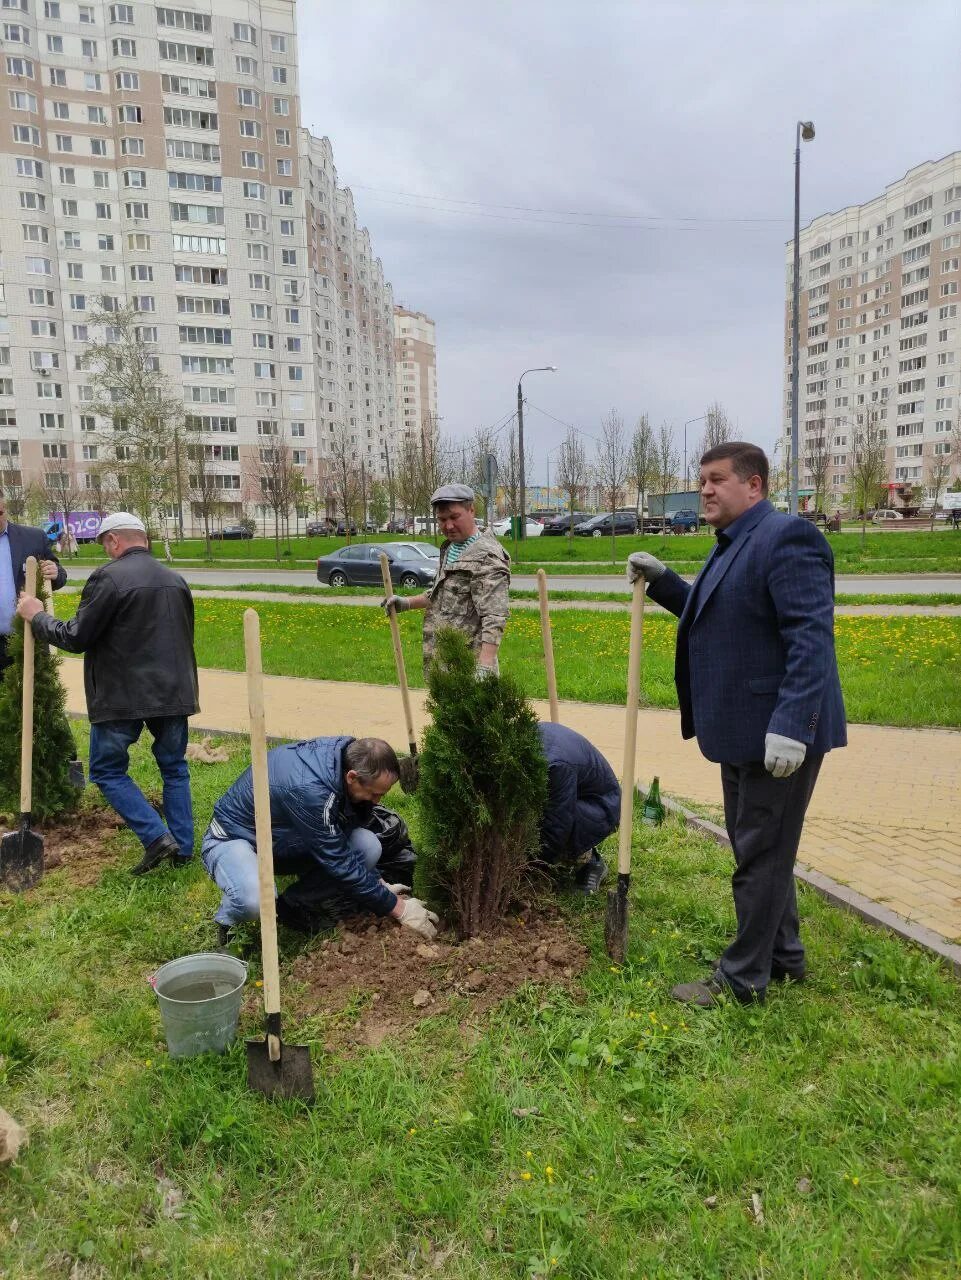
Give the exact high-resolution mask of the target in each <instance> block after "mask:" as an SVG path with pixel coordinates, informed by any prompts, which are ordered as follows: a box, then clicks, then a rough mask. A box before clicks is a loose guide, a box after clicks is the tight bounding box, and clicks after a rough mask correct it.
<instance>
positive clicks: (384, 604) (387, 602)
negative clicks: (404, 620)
mask: <svg viewBox="0 0 961 1280" xmlns="http://www.w3.org/2000/svg"><path fill="white" fill-rule="evenodd" d="M380 607H381V608H382V609H383V611H384V612H385V613H386V614H387V615H388V616H390V611H391V609H393V610H394V612H395V613H404V612H405V611H406V610H407V609H409V608H410V602H409V601H408V600H407V598H406V597H405V596H385V597H384V599H383V600H381V602H380Z"/></svg>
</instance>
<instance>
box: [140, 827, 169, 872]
mask: <svg viewBox="0 0 961 1280" xmlns="http://www.w3.org/2000/svg"><path fill="white" fill-rule="evenodd" d="M179 855H180V845H179V844H178V843H177V841H176V840H175V839H174V838H173V836H172V835H171V834H170V832H169V831H165V832H164V833H163V835H162V836H158V837H157V839H156V840H154V841H153V842H152V843H151V844H148V845H147V847H146V849H144V852H143V857H142V858H141V859H140V861H139V862H138V863H137V865H136V866H135V867H131V868H130V874H131V875H132V876H142V875H146V873H147V872H148V871H153V869H154V868H155V867H159V866H160V864H161V863H162V862H167V861H168V860H169V861H170V862H173V860H174V858H177V857H179Z"/></svg>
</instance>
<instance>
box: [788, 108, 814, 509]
mask: <svg viewBox="0 0 961 1280" xmlns="http://www.w3.org/2000/svg"><path fill="white" fill-rule="evenodd" d="M813 137H814V125H813V124H812V123H811V121H810V120H799V121H798V122H797V137H796V139H795V143H794V288H793V290H792V297H791V482H790V488H791V492H790V496H789V498H788V510H789V511H790V513H791V515H792V516H796V515H797V508H798V454H799V453H800V449H799V446H798V382H799V373H800V370H799V369H798V325H799V322H800V311H801V139H802V138H803V139H804V141H805V142H810V141H811V139H812V138H813Z"/></svg>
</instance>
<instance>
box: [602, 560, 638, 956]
mask: <svg viewBox="0 0 961 1280" xmlns="http://www.w3.org/2000/svg"><path fill="white" fill-rule="evenodd" d="M644 589H645V584H644V579H643V578H638V580H637V581H636V582H635V583H634V594H633V596H632V598H631V643H630V647H629V650H628V659H627V707H626V709H625V715H624V772H623V777H622V778H621V825H620V828H619V830H618V840H617V888H616V889H614V890H612V891H611V892H610V893H609V894H608V895H607V916H606V918H605V920H604V942H605V944H606V946H607V954H608V955H609V956H610V957H611V959H612V960H614V961H616V962H617V963H618V964H622V963H623V961H624V957H625V955H626V954H627V918H628V905H627V891H628V889H629V888H630V885H631V841H632V838H633V835H634V755H635V752H636V750H637V709H638V703H639V701H640V694H641V645H642V642H643V637H644Z"/></svg>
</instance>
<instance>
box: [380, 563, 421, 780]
mask: <svg viewBox="0 0 961 1280" xmlns="http://www.w3.org/2000/svg"><path fill="white" fill-rule="evenodd" d="M380 576H381V578H383V580H384V591H385V592H386V594H387V597H388V599H389V598H390V597H391V596H392V595H393V594H394V584H393V583H392V582H391V580H390V561H389V560H388V559H387V556H386V554H385V553H384V552H383V551H382V552H381V553H380ZM387 616H388V618H389V619H390V638H391V640H393V642H394V662H395V664H396V666H397V683H398V684H399V685H400V700H401V702H402V703H403V704H404V723H405V725H406V727H407V744H408V746H409V747H410V753H411V755H412V756H413V755H416V754H417V738H416V737H415V736H414V713H413V712H412V711H411V706H410V690H409V689H408V688H407V667H406V666H405V665H404V649H403V646H402V645H401V642H400V627H399V626H398V625H397V610H396V609H388V610H387Z"/></svg>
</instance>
